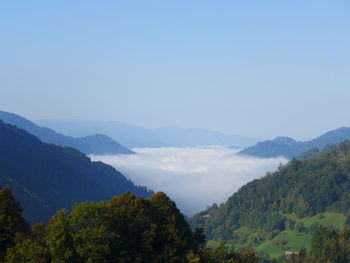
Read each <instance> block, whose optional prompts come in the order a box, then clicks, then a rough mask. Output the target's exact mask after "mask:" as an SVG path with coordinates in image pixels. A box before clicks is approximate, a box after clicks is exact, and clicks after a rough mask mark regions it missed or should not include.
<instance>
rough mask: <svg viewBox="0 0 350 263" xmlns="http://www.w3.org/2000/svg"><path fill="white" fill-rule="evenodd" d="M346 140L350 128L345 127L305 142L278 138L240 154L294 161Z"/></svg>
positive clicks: (349, 135)
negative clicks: (306, 153)
mask: <svg viewBox="0 0 350 263" xmlns="http://www.w3.org/2000/svg"><path fill="white" fill-rule="evenodd" d="M346 140H350V128H346V127H343V128H339V129H336V130H333V131H329V132H327V133H325V134H323V135H321V136H319V137H317V138H315V139H313V140H310V141H305V142H299V141H295V140H293V139H292V138H289V137H277V138H275V139H274V140H270V141H263V142H259V143H257V144H256V145H254V146H251V147H248V148H245V149H243V150H242V151H240V152H239V154H246V155H253V156H258V157H266V158H269V157H277V156H284V157H286V158H289V159H292V158H296V157H298V156H299V155H301V154H303V153H304V152H306V151H309V150H311V149H313V148H314V149H313V151H317V150H318V151H322V150H323V148H324V147H326V146H328V145H333V144H338V143H341V142H343V141H346Z"/></svg>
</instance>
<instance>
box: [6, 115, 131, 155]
mask: <svg viewBox="0 0 350 263" xmlns="http://www.w3.org/2000/svg"><path fill="white" fill-rule="evenodd" d="M0 120H3V121H4V122H5V123H8V124H11V125H15V126H16V127H18V128H21V129H23V130H25V131H27V132H28V133H30V134H32V135H34V136H36V137H38V138H39V139H40V140H41V141H42V142H45V143H53V144H56V145H61V146H68V147H72V148H75V149H78V150H79V151H81V152H83V153H86V154H133V153H134V152H133V151H131V150H129V149H127V148H125V147H124V146H122V145H120V144H119V143H117V142H116V141H114V140H113V139H112V138H110V137H108V136H106V135H103V134H93V135H89V136H85V137H80V138H74V137H71V136H65V135H63V134H60V133H57V132H55V131H54V130H51V129H49V128H44V127H39V126H37V125H35V124H34V123H33V122H31V121H29V120H27V119H25V118H23V117H21V116H19V115H16V114H13V113H9V112H4V111H0Z"/></svg>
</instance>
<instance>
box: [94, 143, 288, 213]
mask: <svg viewBox="0 0 350 263" xmlns="http://www.w3.org/2000/svg"><path fill="white" fill-rule="evenodd" d="M133 150H134V151H135V152H136V153H137V154H127V155H112V156H108V155H97V156H96V155H95V156H91V158H92V159H93V160H99V161H103V162H105V163H107V164H110V165H113V166H115V167H116V168H117V169H118V170H119V171H121V172H122V173H123V174H124V175H126V176H127V177H128V178H130V179H131V180H132V181H133V182H134V183H136V184H138V185H145V186H147V187H148V188H150V189H152V190H154V191H163V192H166V193H167V195H169V196H170V198H171V199H172V200H174V201H175V202H176V204H177V206H178V207H179V208H180V209H181V211H182V212H183V213H185V214H186V215H187V216H191V215H193V214H194V213H198V212H200V211H202V210H204V209H205V208H206V207H207V206H208V205H212V204H213V203H217V204H221V203H223V202H225V201H226V200H227V198H228V197H229V196H231V195H232V194H233V193H234V192H236V191H237V190H238V189H239V188H240V187H241V186H242V185H244V184H246V183H247V182H250V181H252V180H254V179H257V178H260V177H262V176H264V175H265V174H266V172H268V171H274V170H275V169H276V168H277V167H278V166H279V165H280V164H284V163H286V162H287V160H286V159H285V158H283V157H278V158H255V157H249V156H244V155H235V153H236V152H237V150H232V149H229V148H221V147H202V148H199V147H197V148H193V147H192V148H188V147H182V148H176V147H167V148H134V149H133Z"/></svg>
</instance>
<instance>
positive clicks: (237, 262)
mask: <svg viewBox="0 0 350 263" xmlns="http://www.w3.org/2000/svg"><path fill="white" fill-rule="evenodd" d="M200 262H203V263H259V262H261V260H260V258H259V257H257V255H256V254H255V253H254V251H253V250H252V249H250V248H241V249H240V250H237V251H234V250H230V249H228V248H226V247H225V245H224V243H222V244H220V246H218V247H217V248H215V249H210V250H208V251H206V253H204V254H203V255H202V256H201V261H200Z"/></svg>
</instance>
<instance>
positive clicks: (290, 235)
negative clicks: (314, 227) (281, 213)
mask: <svg viewBox="0 0 350 263" xmlns="http://www.w3.org/2000/svg"><path fill="white" fill-rule="evenodd" d="M311 237H312V236H311V235H309V234H303V233H297V232H295V231H283V232H281V233H280V234H279V235H278V236H276V237H275V238H274V239H272V240H269V241H265V242H263V243H262V244H261V245H259V246H258V247H256V248H255V250H256V251H257V252H260V253H264V254H267V255H269V256H270V257H272V258H275V257H279V256H281V255H283V254H284V253H285V251H298V250H300V249H302V248H306V250H309V249H310V245H311Z"/></svg>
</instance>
